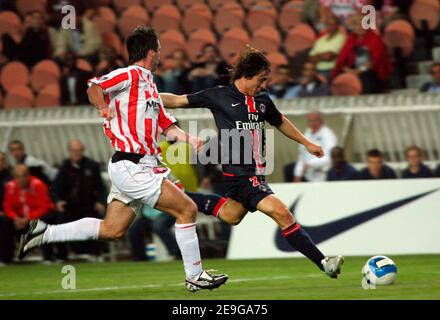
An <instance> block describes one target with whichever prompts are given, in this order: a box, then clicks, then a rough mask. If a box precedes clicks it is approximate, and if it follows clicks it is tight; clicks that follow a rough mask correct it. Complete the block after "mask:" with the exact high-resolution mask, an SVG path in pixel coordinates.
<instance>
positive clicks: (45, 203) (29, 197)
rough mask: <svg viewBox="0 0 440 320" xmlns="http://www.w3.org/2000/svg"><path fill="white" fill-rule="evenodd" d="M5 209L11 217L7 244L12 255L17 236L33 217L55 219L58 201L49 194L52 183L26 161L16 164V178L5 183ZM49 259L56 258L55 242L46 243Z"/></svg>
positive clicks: (6, 246) (9, 255)
mask: <svg viewBox="0 0 440 320" xmlns="http://www.w3.org/2000/svg"><path fill="white" fill-rule="evenodd" d="M4 192H5V195H4V199H3V210H4V213H5V214H6V216H7V217H8V218H9V220H10V222H12V223H10V224H9V230H6V234H7V235H8V237H9V238H8V239H5V240H6V244H4V245H5V248H6V250H5V251H6V252H7V253H8V254H7V258H9V259H10V258H12V252H13V243H14V241H13V240H14V239H13V238H14V237H15V236H16V235H20V234H21V233H23V232H25V231H26V229H27V227H28V225H29V221H30V220H35V219H42V220H44V221H45V222H48V223H49V222H51V223H53V222H54V221H53V220H54V218H56V215H55V214H54V208H55V206H54V204H53V202H52V200H51V198H50V195H49V188H48V186H47V185H46V184H45V183H44V182H43V181H41V180H40V179H38V178H36V177H34V176H32V175H31V173H30V171H29V169H28V168H27V167H26V166H25V165H24V164H18V165H17V166H15V168H14V179H13V180H11V181H9V182H8V183H7V184H6V185H5V190H4ZM42 249H43V257H44V260H45V261H51V260H52V246H51V245H46V246H43V247H42Z"/></svg>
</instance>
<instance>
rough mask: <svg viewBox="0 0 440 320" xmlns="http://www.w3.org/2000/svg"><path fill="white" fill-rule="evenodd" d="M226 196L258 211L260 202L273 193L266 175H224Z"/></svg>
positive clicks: (250, 209)
mask: <svg viewBox="0 0 440 320" xmlns="http://www.w3.org/2000/svg"><path fill="white" fill-rule="evenodd" d="M223 183H224V185H223V186H224V188H225V190H226V192H225V197H229V198H232V199H234V200H235V201H238V202H240V203H241V204H242V205H243V206H244V207H245V208H246V209H248V210H249V211H251V212H254V211H257V205H258V203H259V202H260V201H261V200H263V199H264V198H266V197H267V196H268V195H271V194H273V191H272V190H271V189H270V187H269V186H268V184H267V183H266V178H265V176H233V177H229V176H224V177H223Z"/></svg>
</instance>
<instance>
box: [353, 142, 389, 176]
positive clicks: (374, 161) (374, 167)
mask: <svg viewBox="0 0 440 320" xmlns="http://www.w3.org/2000/svg"><path fill="white" fill-rule="evenodd" d="M359 178H360V179H361V180H371V179H396V173H395V172H394V170H393V169H391V168H390V167H388V166H387V165H385V164H384V159H383V155H382V152H380V151H379V150H377V149H372V150H370V151H368V152H367V167H366V168H364V169H363V170H361V172H360V174H359Z"/></svg>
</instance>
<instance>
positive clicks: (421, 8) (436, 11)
mask: <svg viewBox="0 0 440 320" xmlns="http://www.w3.org/2000/svg"><path fill="white" fill-rule="evenodd" d="M409 17H410V19H411V21H412V23H413V24H414V25H415V26H416V28H417V29H423V27H422V22H423V21H426V23H427V26H428V28H429V30H434V29H436V28H437V26H438V24H439V21H440V3H439V2H438V1H437V0H415V1H414V2H413V3H412V5H411V7H410V9H409Z"/></svg>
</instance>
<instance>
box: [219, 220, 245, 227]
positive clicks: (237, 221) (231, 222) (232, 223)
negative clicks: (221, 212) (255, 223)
mask: <svg viewBox="0 0 440 320" xmlns="http://www.w3.org/2000/svg"><path fill="white" fill-rule="evenodd" d="M241 220H243V218H232V219H230V220H229V221H225V222H227V223H228V224H230V225H233V226H236V225H239V224H240V222H241ZM223 221H224V220H223Z"/></svg>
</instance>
